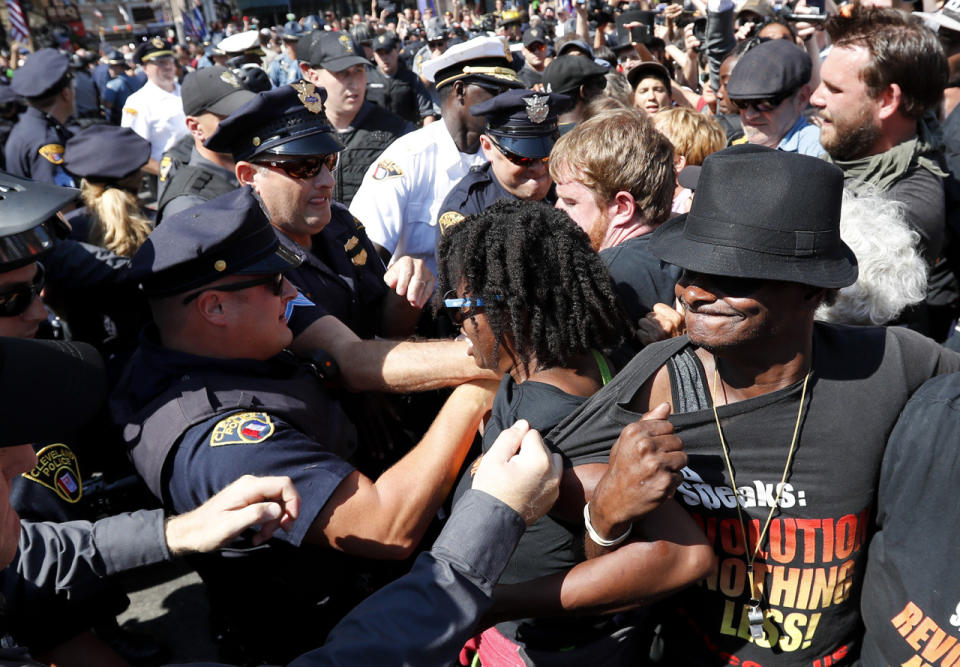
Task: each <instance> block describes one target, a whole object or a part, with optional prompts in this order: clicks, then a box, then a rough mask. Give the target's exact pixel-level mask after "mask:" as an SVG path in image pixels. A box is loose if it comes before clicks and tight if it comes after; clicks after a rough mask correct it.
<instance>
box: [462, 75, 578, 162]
mask: <svg viewBox="0 0 960 667" xmlns="http://www.w3.org/2000/svg"><path fill="white" fill-rule="evenodd" d="M571 102H572V100H571V99H570V98H569V97H568V96H566V95H560V94H558V93H538V92H535V91H533V90H508V91H507V92H505V93H501V94H500V95H497V96H496V97H493V98H491V99H489V100H487V101H485V102H481V103H480V104H474V105H473V106H472V107H470V113H471V114H473V115H474V116H483V117H484V118H486V119H487V129H486V133H487V134H488V135H490V136H491V137H493V139H494V141H495V142H496V143H497V145H498V146H500V147H502V148H504V149H505V150H508V151H510V152H511V153H516V154H517V155H521V156H523V157H531V158H544V157H548V156H549V155H550V151H551V150H553V144H554V142H556V140H557V136H558V130H557V116H558V115H559V114H560V112H562V111H564V110H566V109H567V108H569V106H570V103H571Z"/></svg>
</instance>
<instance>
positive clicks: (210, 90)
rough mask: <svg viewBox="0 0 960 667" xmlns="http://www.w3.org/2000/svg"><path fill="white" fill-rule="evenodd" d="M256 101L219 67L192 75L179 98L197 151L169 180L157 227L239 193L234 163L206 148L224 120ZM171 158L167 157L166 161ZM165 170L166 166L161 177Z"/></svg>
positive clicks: (164, 192) (229, 156)
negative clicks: (167, 219)
mask: <svg viewBox="0 0 960 667" xmlns="http://www.w3.org/2000/svg"><path fill="white" fill-rule="evenodd" d="M254 97H255V95H254V93H252V92H250V91H249V90H246V89H244V88H243V87H242V86H241V84H240V81H239V79H238V78H237V76H236V74H235V73H234V72H233V71H231V70H229V69H227V68H226V67H220V66H219V65H215V66H213V67H206V68H203V69H199V70H197V71H196V72H190V73H189V74H188V75H187V76H186V77H185V78H184V80H183V85H182V86H181V88H180V98H181V99H182V100H183V113H184V114H185V115H186V117H187V127H188V128H189V129H190V135H188V136H189V137H190V140H191V141H192V144H193V146H192V148H191V152H190V159H189V162H188V163H187V164H186V165H184V166H179V167H177V168H176V169H173V170H172V172H173V175H172V176H170V175H169V172H167V173H166V174H165V178H164V185H163V189H162V191H161V194H160V199H159V201H158V202H157V223H158V224H159V223H160V222H161V221H162V220H163V217H164V216H165V215H172V214H173V213H177V212H179V211H183V210H185V209H188V208H190V207H191V206H196V205H197V204H200V203H203V202H205V201H209V200H210V199H213V198H214V197H219V196H220V195H222V194H226V193H227V192H230V191H231V190H234V189H236V188H237V187H239V183H238V182H237V179H236V176H235V175H234V165H233V157H231V155H230V153H229V152H225V153H217V152H214V151H211V150H210V149H208V148H207V147H205V146H204V145H203V142H204V141H205V140H206V139H207V138H209V137H210V136H211V135H212V134H213V133H214V132H215V131H216V129H217V127H218V126H219V124H220V120H221V119H223V118H225V117H227V116H229V115H230V114H232V113H233V112H234V111H236V110H238V109H239V108H241V107H242V106H243V105H244V104H246V103H247V102H249V101H250V100H252V99H253V98H254ZM166 160H167V156H164V161H166ZM163 168H164V164H163V163H161V172H163Z"/></svg>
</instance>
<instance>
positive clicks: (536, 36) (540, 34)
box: [523, 27, 549, 49]
mask: <svg viewBox="0 0 960 667" xmlns="http://www.w3.org/2000/svg"><path fill="white" fill-rule="evenodd" d="M548 43H549V42H548V40H547V34H546V33H545V32H544V30H543V28H537V27H533V28H528V29H527V31H526V32H524V33H523V45H524V46H525V47H526V48H528V49H529V48H530V47H531V46H533V45H534V44H543V45H544V46H546V45H547V44H548Z"/></svg>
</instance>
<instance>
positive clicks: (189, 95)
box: [180, 65, 255, 116]
mask: <svg viewBox="0 0 960 667" xmlns="http://www.w3.org/2000/svg"><path fill="white" fill-rule="evenodd" d="M254 97H255V93H252V92H250V91H249V90H247V89H245V88H244V87H243V84H242V83H241V82H240V79H238V78H237V75H236V74H234V73H233V71H232V70H229V69H227V68H226V67H223V66H221V65H214V66H213V67H204V68H202V69H198V70H197V71H196V72H190V73H189V74H187V76H186V77H184V79H183V83H182V84H181V86H180V99H181V102H182V103H183V113H184V114H185V115H187V116H196V115H199V114H201V113H203V112H205V111H207V112H210V113H215V114H217V115H218V116H229V115H230V114H232V113H233V112H234V111H236V110H237V109H239V108H240V107H242V106H243V105H244V104H246V103H247V102H249V101H250V100H252V99H253V98H254Z"/></svg>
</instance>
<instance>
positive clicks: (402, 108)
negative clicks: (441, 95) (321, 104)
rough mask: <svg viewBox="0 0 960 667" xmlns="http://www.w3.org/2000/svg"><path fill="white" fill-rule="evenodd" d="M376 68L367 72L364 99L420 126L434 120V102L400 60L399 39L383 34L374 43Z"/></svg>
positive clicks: (416, 77)
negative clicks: (426, 121) (425, 120)
mask: <svg viewBox="0 0 960 667" xmlns="http://www.w3.org/2000/svg"><path fill="white" fill-rule="evenodd" d="M373 53H374V59H375V61H376V65H377V66H376V67H373V68H370V69H368V70H367V99H368V100H369V101H370V102H373V103H374V104H379V105H380V106H382V107H383V108H385V109H388V110H390V111H392V112H393V113H395V114H396V115H398V116H400V117H401V118H404V119H406V120H408V121H409V122H411V123H415V124H420V123H421V122H422V121H423V120H424V119H427V118H429V119H430V120H435V119H436V116H434V112H433V101H432V100H431V99H430V96H429V95H428V94H427V89H426V88H425V87H424V85H423V81H421V80H420V77H418V76H417V75H416V74H414V73H413V72H412V71H410V69H409V68H408V67H407V66H406V64H405V63H404V62H403V61H402V60H401V58H400V40H399V39H398V38H397V36H396V34H394V33H392V32H386V33H384V34H382V35H378V36H377V38H376V39H374V40H373Z"/></svg>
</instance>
